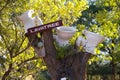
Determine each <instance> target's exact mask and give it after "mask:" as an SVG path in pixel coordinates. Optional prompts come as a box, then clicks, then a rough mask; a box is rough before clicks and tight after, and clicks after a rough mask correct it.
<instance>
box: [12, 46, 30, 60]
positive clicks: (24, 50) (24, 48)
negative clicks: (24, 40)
mask: <svg viewBox="0 0 120 80" xmlns="http://www.w3.org/2000/svg"><path fill="white" fill-rule="evenodd" d="M29 47H30V45H29V44H28V46H27V47H26V48H24V49H23V50H21V51H20V52H18V53H17V54H16V55H14V56H13V58H15V57H16V56H18V55H19V54H21V53H23V52H24V51H26V50H27V49H28V48H29Z"/></svg>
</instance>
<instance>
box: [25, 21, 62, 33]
mask: <svg viewBox="0 0 120 80" xmlns="http://www.w3.org/2000/svg"><path fill="white" fill-rule="evenodd" d="M62 25H63V24H62V20H59V21H55V22H51V23H48V24H44V25H40V26H37V27H32V28H29V29H28V33H27V34H35V33H38V32H43V31H46V30H49V29H52V28H55V27H59V26H62Z"/></svg>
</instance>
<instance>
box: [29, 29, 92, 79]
mask: <svg viewBox="0 0 120 80" xmlns="http://www.w3.org/2000/svg"><path fill="white" fill-rule="evenodd" d="M34 36H35V35H34ZM42 36H43V40H44V47H45V52H46V56H45V57H44V58H43V59H44V62H45V63H46V66H47V68H48V71H49V73H50V75H51V78H52V80H60V79H61V78H62V77H67V78H69V79H70V80H86V65H87V62H88V59H89V58H90V56H91V54H90V53H86V52H77V51H75V49H73V52H74V53H73V55H68V56H66V57H64V58H62V59H57V58H56V55H57V51H56V48H55V46H54V43H53V41H54V40H53V36H52V31H51V30H48V31H46V32H43V33H42ZM28 39H29V41H33V42H32V43H34V42H35V41H36V42H37V40H38V39H37V38H34V39H36V40H31V38H30V36H28ZM36 42H35V43H36ZM34 48H35V47H34Z"/></svg>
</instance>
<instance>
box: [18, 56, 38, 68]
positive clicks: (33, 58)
mask: <svg viewBox="0 0 120 80" xmlns="http://www.w3.org/2000/svg"><path fill="white" fill-rule="evenodd" d="M35 59H40V58H39V57H35V56H34V57H32V58H29V59H27V60H25V61H23V62H21V63H20V64H18V65H17V66H21V65H22V64H25V63H26V62H28V61H31V60H35Z"/></svg>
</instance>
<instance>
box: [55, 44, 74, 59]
mask: <svg viewBox="0 0 120 80" xmlns="http://www.w3.org/2000/svg"><path fill="white" fill-rule="evenodd" d="M56 49H57V58H58V59H63V58H65V57H66V56H69V55H72V54H73V46H71V45H65V46H62V47H61V46H58V45H57V46H56Z"/></svg>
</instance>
